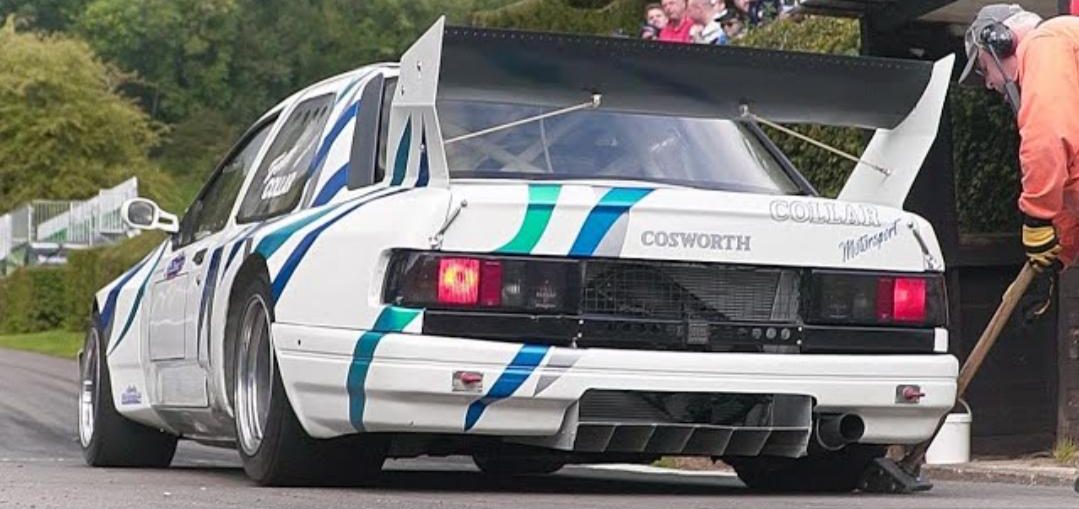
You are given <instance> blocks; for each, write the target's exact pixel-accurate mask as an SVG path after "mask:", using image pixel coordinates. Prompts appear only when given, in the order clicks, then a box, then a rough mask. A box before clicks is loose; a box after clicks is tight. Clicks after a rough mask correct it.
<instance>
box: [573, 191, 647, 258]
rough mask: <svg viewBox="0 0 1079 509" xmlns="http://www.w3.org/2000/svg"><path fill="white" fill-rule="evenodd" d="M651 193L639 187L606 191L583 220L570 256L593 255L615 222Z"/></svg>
mask: <svg viewBox="0 0 1079 509" xmlns="http://www.w3.org/2000/svg"><path fill="white" fill-rule="evenodd" d="M652 191H653V190H652V189H644V188H640V187H615V188H613V189H611V190H609V191H607V193H606V194H604V195H603V197H602V198H600V199H599V203H597V204H596V206H595V207H593V208H592V211H591V212H589V213H588V217H587V218H585V220H584V226H582V227H581V232H580V233H578V234H577V240H575V241H573V247H571V248H570V250H569V254H570V256H591V255H592V253H595V252H596V248H597V247H599V244H600V242H602V241H603V237H605V236H606V235H607V232H608V231H610V229H611V227H612V226H614V223H615V221H618V218H620V217H622V216H623V215H625V213H626V212H627V211H629V209H630V208H631V207H633V206H634V205H635V204H636V203H637V202H639V201H641V199H642V198H644V197H645V196H648V193H651V192H652Z"/></svg>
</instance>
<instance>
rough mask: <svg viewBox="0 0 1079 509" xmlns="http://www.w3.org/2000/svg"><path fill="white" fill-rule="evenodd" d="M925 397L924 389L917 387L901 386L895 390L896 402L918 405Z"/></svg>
mask: <svg viewBox="0 0 1079 509" xmlns="http://www.w3.org/2000/svg"><path fill="white" fill-rule="evenodd" d="M924 397H925V393H924V392H922V388H921V387H919V386H917V385H900V386H898V387H896V388H895V402H896V403H907V404H917V403H920V402H921V401H922V398H924Z"/></svg>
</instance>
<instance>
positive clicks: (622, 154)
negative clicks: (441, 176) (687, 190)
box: [438, 101, 801, 194]
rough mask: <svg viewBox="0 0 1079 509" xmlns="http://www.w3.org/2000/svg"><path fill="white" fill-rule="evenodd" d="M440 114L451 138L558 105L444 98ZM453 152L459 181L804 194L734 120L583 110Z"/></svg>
mask: <svg viewBox="0 0 1079 509" xmlns="http://www.w3.org/2000/svg"><path fill="white" fill-rule="evenodd" d="M438 111H439V120H440V122H441V124H442V132H443V136H444V137H445V138H446V139H447V140H449V139H452V138H454V137H457V136H461V135H463V134H467V133H472V132H476V131H479V130H482V129H486V128H490V127H494V126H498V125H503V124H506V123H509V122H513V121H517V120H521V119H526V118H528V117H532V116H535V115H540V114H543V113H546V112H548V111H550V110H548V109H545V108H541V107H536V106H526V105H515V104H496V103H480V102H465V101H443V102H440V103H439V110H438ZM446 157H447V160H448V162H449V167H450V176H451V177H454V178H515V179H521V178H523V179H551V180H562V179H624V180H641V181H651V182H660V183H668V184H675V185H685V186H692V187H701V188H709V189H722V190H728V191H743V192H753V193H768V194H799V193H801V189H800V188H799V186H798V185H797V184H796V183H795V182H794V181H793V180H792V179H791V178H790V176H789V175H788V174H787V172H786V171H785V170H784V168H783V167H782V165H780V163H779V161H777V160H776V159H775V157H773V156H772V154H771V153H770V152H769V151H768V150H767V149H766V148H765V147H764V145H763V144H762V143H761V141H760V140H759V139H758V138H757V137H756V136H754V135H753V134H752V133H750V132H748V130H747V129H746V127H744V126H742V125H740V124H738V123H736V122H732V121H729V120H717V119H698V118H680V117H669V116H659V115H640V114H630V113H618V112H609V111H591V110H582V111H576V112H572V113H568V114H565V115H559V116H555V117H551V118H547V119H543V120H537V121H532V122H527V123H523V124H521V125H518V126H515V127H511V128H508V129H505V130H500V131H496V132H492V133H489V134H484V135H481V136H477V137H474V138H468V139H463V140H461V141H458V142H454V143H449V144H447V145H446Z"/></svg>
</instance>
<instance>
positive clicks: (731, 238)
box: [641, 230, 752, 251]
mask: <svg viewBox="0 0 1079 509" xmlns="http://www.w3.org/2000/svg"><path fill="white" fill-rule="evenodd" d="M751 240H752V236H750V235H737V234H722V233H708V232H683V231H666V230H645V231H644V232H642V233H641V244H643V245H645V246H649V247H665V248H671V249H676V248H682V249H706V250H710V251H750V250H751V249H750V241H751Z"/></svg>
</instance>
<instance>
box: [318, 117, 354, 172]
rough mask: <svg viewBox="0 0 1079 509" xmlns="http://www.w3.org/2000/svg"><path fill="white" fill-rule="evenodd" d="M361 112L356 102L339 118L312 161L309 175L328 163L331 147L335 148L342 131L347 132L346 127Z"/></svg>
mask: <svg viewBox="0 0 1079 509" xmlns="http://www.w3.org/2000/svg"><path fill="white" fill-rule="evenodd" d="M358 111H360V103H359V102H358V101H357V102H354V103H352V105H351V106H349V107H348V109H346V110H345V111H344V112H342V113H341V116H339V117H337V122H334V124H333V128H331V129H330V133H329V134H327V135H326V139H325V140H323V141H322V146H320V147H319V148H318V152H317V153H315V158H314V159H312V160H311V166H309V167H308V168H307V174H308V175H312V174H314V173H315V172H316V171H317V170H318V169H320V168H322V163H324V162H326V155H327V154H329V153H330V147H333V142H335V141H337V137H338V136H340V135H341V131H344V130H345V126H346V125H348V122H349V121H350V120H352V119H353V118H354V117H355V116H356V113H357V112H358Z"/></svg>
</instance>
